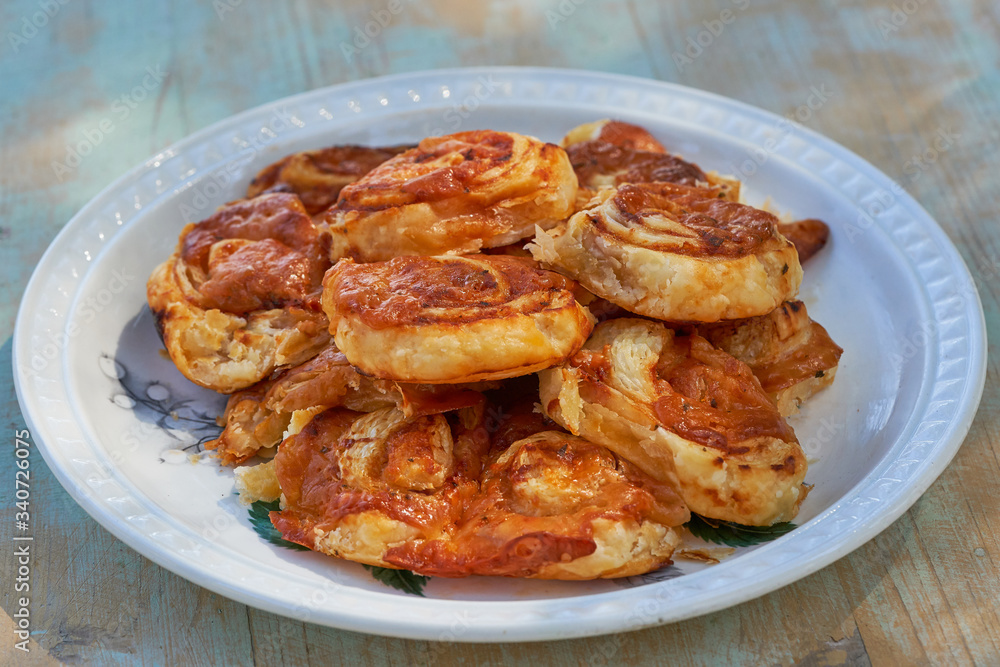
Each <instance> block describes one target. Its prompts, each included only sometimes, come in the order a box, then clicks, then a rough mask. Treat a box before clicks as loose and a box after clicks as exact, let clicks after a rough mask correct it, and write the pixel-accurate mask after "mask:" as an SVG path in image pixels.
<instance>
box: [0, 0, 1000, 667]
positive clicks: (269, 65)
mask: <svg viewBox="0 0 1000 667" xmlns="http://www.w3.org/2000/svg"><path fill="white" fill-rule="evenodd" d="M63 3H65V4H63ZM941 4H947V7H946V8H942V7H940V6H939V5H941ZM389 9H395V10H396V11H395V12H390V11H389ZM373 10H374V11H375V12H376V13H375V14H372V13H371V12H372V11H373ZM381 10H385V12H384V13H379V12H380V11H381ZM45 12H48V13H45ZM0 16H2V21H0V25H2V26H3V33H4V34H5V35H6V36H5V37H4V42H5V43H4V44H2V45H0V54H2V55H0V137H2V140H0V286H2V290H3V296H4V298H3V299H2V300H0V341H3V342H2V351H0V365H2V368H0V376H2V377H3V378H5V383H4V386H3V387H2V389H0V423H2V424H3V427H4V429H5V432H4V433H5V435H4V439H3V443H4V447H5V448H6V447H8V446H9V447H10V448H11V449H13V439H14V432H15V431H16V430H17V429H20V428H23V426H24V423H23V420H22V418H21V415H20V412H19V409H18V406H17V402H16V400H15V398H14V391H13V388H12V386H11V385H10V383H9V378H11V369H10V363H11V362H10V356H11V355H10V352H11V339H10V337H11V333H12V331H13V327H14V315H15V312H16V307H17V305H18V302H19V300H20V294H21V293H22V291H23V288H24V286H25V284H26V283H27V280H28V277H29V275H30V273H31V271H32V268H33V267H34V265H35V263H36V261H37V260H38V258H39V256H40V255H41V253H42V252H43V251H44V249H45V248H46V246H47V245H48V243H49V242H50V241H51V239H52V238H53V237H54V236H55V234H56V233H57V232H58V231H59V229H60V228H61V227H62V226H63V225H64V224H65V223H66V221H67V220H68V219H69V218H70V217H71V216H72V215H73V214H74V213H75V212H76V211H77V210H78V209H79V208H80V207H81V206H82V205H83V204H84V203H85V202H86V201H88V200H89V199H90V198H91V197H92V196H93V195H95V194H96V193H97V192H98V191H99V190H100V189H101V188H103V187H104V186H105V185H106V184H107V183H109V182H110V181H112V180H113V179H115V178H117V177H118V176H119V175H120V174H122V173H124V172H125V171H126V170H127V169H129V168H130V167H132V166H133V165H135V164H137V163H138V162H140V161H141V160H143V159H144V158H146V157H147V156H149V155H151V154H153V153H154V152H156V151H158V150H160V149H161V148H163V147H165V146H166V145H168V144H170V143H172V142H174V141H176V140H178V139H180V138H182V137H184V136H185V135H187V134H189V133H191V132H194V131H195V130H198V129H199V128H202V127H204V126H206V125H208V124H210V123H212V122H214V121H216V120H218V119H221V118H224V117H226V116H229V115H230V114H233V113H235V112H238V111H241V110H243V109H246V108H249V107H253V106H255V105H258V104H261V103H263V102H267V101H270V100H274V99H277V98H280V97H283V96H286V95H290V94H293V93H298V92H300V91H304V90H309V89H311V88H316V87H319V86H325V85H329V84H335V83H340V82H343V81H349V80H354V79H359V78H364V77H369V76H376V75H381V74H387V73H393V72H402V71H409V70H418V69H427V68H435V67H446V66H457V65H470V66H471V65H491V64H492V65H550V66H560V67H576V68H585V69H594V70H602V71H611V72H620V73H627V74H634V75H639V76H645V77H651V78H658V79H663V80H667V81H675V82H679V83H682V84H686V85H689V86H694V87H697V88H702V89H706V90H710V91H714V92H717V93H720V94H722V95H726V96H729V97H733V98H735V99H739V100H743V101H746V102H749V103H750V104H754V105H757V106H759V107H763V108H765V109H769V110H771V111H774V112H777V113H779V114H782V115H788V114H794V113H795V112H796V110H797V109H798V108H799V107H800V106H801V105H803V104H805V103H806V100H807V97H808V96H809V95H810V93H811V91H813V90H814V89H818V90H821V91H823V92H824V94H826V95H827V96H828V98H829V99H828V101H826V102H825V103H824V104H823V105H822V108H821V109H820V110H819V111H817V112H816V113H813V114H810V117H809V118H808V119H806V121H805V124H806V125H807V126H809V127H811V128H813V129H815V130H818V131H819V132H821V133H823V134H825V135H827V136H829V137H832V138H833V139H835V140H836V141H838V142H840V143H842V144H844V145H846V146H847V147H848V148H850V149H852V150H854V151H855V152H857V153H859V154H860V155H862V156H863V157H865V158H867V159H868V160H869V161H871V162H872V163H874V164H875V165H876V166H877V167H879V168H880V169H881V170H883V171H884V172H885V173H887V174H888V175H889V176H890V177H892V178H894V179H896V180H897V181H898V182H899V183H900V185H902V186H903V187H905V188H906V189H907V190H908V191H909V192H910V193H911V194H913V195H914V196H915V197H916V198H917V200H919V201H920V202H921V203H922V204H923V205H924V206H925V207H926V208H927V209H928V210H929V211H930V213H931V214H932V215H933V216H934V217H935V218H936V219H937V220H938V221H940V223H941V224H942V225H943V226H944V228H945V229H946V231H947V232H948V233H949V235H950V236H951V238H952V239H953V241H954V242H955V243H956V244H957V246H958V248H959V250H960V251H961V252H962V255H963V256H964V258H965V260H966V262H967V263H968V265H969V267H970V268H971V269H972V271H973V274H974V275H975V276H976V277H977V281H979V283H980V290H981V296H982V300H983V304H984V307H985V309H986V315H987V318H988V322H989V327H990V337H991V339H992V340H991V345H990V347H991V352H992V355H991V363H990V367H989V375H988V380H987V387H986V394H985V396H984V397H983V402H982V405H981V407H980V409H979V414H978V417H977V419H976V421H975V423H974V424H973V426H972V430H971V432H970V434H969V437H968V439H967V441H966V442H965V445H964V446H963V448H962V449H961V451H960V452H959V454H958V456H957V458H956V459H955V461H954V462H953V463H952V464H951V466H950V467H949V468H948V469H947V471H946V472H945V473H944V474H943V475H942V476H941V478H940V479H939V480H938V481H937V482H936V483H935V484H934V485H933V486H932V487H931V489H930V490H929V491H928V492H927V494H926V495H924V497H923V498H922V499H921V500H920V501H919V502H918V503H917V504H916V505H915V506H914V507H913V508H912V509H911V510H910V511H909V512H907V513H906V514H905V515H904V516H903V517H902V518H901V519H899V520H898V521H897V522H896V523H895V524H893V525H892V526H891V527H890V528H889V529H888V530H886V531H885V532H884V533H882V534H881V535H879V536H878V537H877V538H876V539H874V540H872V541H871V542H870V543H868V544H866V545H865V546H863V547H862V548H860V549H858V550H857V551H856V552H855V553H853V554H851V555H850V556H848V557H846V558H844V559H842V560H840V561H838V562H836V563H834V564H833V565H830V566H829V567H826V568H825V569H823V570H821V571H820V572H817V573H816V574H814V575H812V576H810V577H807V578H806V579H804V580H802V581H799V582H797V583H795V584H792V585H790V586H788V587H786V588H784V589H782V590H779V591H777V592H775V593H772V594H770V595H767V596H765V597H762V598H760V599H758V600H754V601H752V602H748V603H746V604H743V605H740V606H738V607H735V608H732V609H729V610H726V611H722V612H719V613H715V614H711V615H709V616H705V617H703V618H698V619H694V620H690V621H687V622H683V623H677V624H674V625H670V626H666V627H660V628H654V629H650V630H644V631H640V632H634V633H628V634H621V635H615V636H609V637H598V638H594V639H587V640H574V641H565V642H550V643H545V644H494V645H487V644H478V645H476V644H472V645H461V644H457V645H435V644H433V643H428V642H422V641H405V640H398V639H387V638H383V637H377V636H369V635H363V634H355V633H351V632H342V631H338V630H332V629H328V628H324V627H319V626H315V625H309V624H303V623H300V622H297V621H293V620H290V619H286V618H282V617H279V616H275V615H274V614H270V613H267V612H263V611H258V610H256V609H252V608H249V607H246V606H244V605H242V604H239V603H236V602H232V601H230V600H228V599H226V598H223V597H220V596H218V595H215V594H213V593H210V592H208V591H207V590H204V589H202V588H199V587H198V586H195V585H194V584H191V583H188V582H187V581H185V580H183V579H181V578H179V577H177V576H175V575H173V574H171V573H170V572H168V571H166V570H164V569H162V568H160V567H159V566H157V565H154V564H153V563H151V562H150V561H148V560H146V559H145V558H143V557H141V556H139V555H138V554H137V553H135V552H134V551H132V550H131V549H130V548H128V547H126V546H125V545H124V544H122V543H121V542H119V541H118V540H116V539H115V538H113V537H112V536H111V535H110V534H109V533H107V532H106V531H105V530H104V529H103V528H101V527H100V526H99V525H98V524H97V523H95V522H94V521H93V520H92V519H91V518H90V517H89V516H87V515H86V514H85V513H84V512H83V510H81V509H80V508H79V507H78V506H77V505H76V504H75V503H74V502H73V501H72V500H71V499H70V497H69V496H68V495H67V494H66V493H65V492H64V491H63V489H62V487H61V486H60V485H59V484H58V482H56V481H55V479H54V478H53V477H52V475H51V473H50V472H49V471H48V470H47V469H46V467H45V464H44V462H43V461H42V460H41V457H40V456H37V455H35V457H34V459H33V463H32V466H33V467H32V470H33V471H34V477H33V489H34V494H33V497H34V499H35V502H34V505H33V512H34V515H33V521H34V525H35V527H36V531H35V536H36V537H35V539H36V546H37V551H36V553H37V554H39V555H38V556H37V559H36V561H35V565H34V572H33V576H34V581H35V586H36V588H35V594H34V597H33V599H34V602H33V606H32V609H31V613H32V627H33V629H34V634H33V635H32V637H31V643H30V648H31V652H30V654H28V655H27V656H26V655H24V654H23V653H21V652H20V651H17V652H15V651H13V649H12V646H13V643H14V641H15V639H14V635H13V629H14V619H13V618H12V614H13V610H14V609H15V605H16V601H15V593H14V591H13V590H12V589H13V587H12V585H9V582H10V581H11V580H12V577H13V573H14V572H15V571H16V565H15V559H14V556H13V555H12V550H11V549H10V548H8V547H4V548H3V549H2V550H0V581H3V582H4V585H3V589H2V593H0V595H2V597H0V600H2V607H3V610H4V613H0V663H2V664H29V663H34V664H49V663H55V662H57V661H65V662H76V661H80V662H86V663H91V662H93V663H100V664H135V663H141V664H157V665H159V664H171V665H172V664H251V663H255V664H256V663H260V664H316V665H326V664H336V663H345V664H395V665H410V664H429V663H435V664H436V663H459V664H470V665H479V664H491V665H493V664H495V665H499V664H510V663H528V662H531V663H536V664H559V665H576V664H642V663H649V664H664V663H670V664H684V665H702V664H801V665H834V664H844V663H847V664H869V663H871V664H876V665H883V664H893V665H894V664H972V663H976V664H983V665H988V664H998V663H1000V616H998V608H1000V576H998V574H1000V573H998V568H997V561H998V559H1000V541H998V538H997V535H1000V512H998V500H997V498H998V497H1000V481H998V480H1000V433H998V420H997V413H998V410H1000V388H998V384H997V359H998V358H1000V355H998V354H997V352H998V350H997V348H996V345H997V336H998V335H1000V319H998V318H1000V315H998V296H1000V288H998V285H997V280H996V276H997V275H998V273H1000V259H998V255H1000V227H998V222H997V216H996V210H997V201H998V200H1000V183H998V178H997V174H1000V151H998V150H997V143H998V141H1000V125H998V121H997V118H1000V47H998V46H997V45H998V43H1000V27H998V26H1000V7H998V5H997V4H996V3H995V2H991V1H990V0H967V1H965V2H955V3H936V2H927V1H926V0H896V3H895V4H893V3H889V2H874V1H871V2H869V1H860V0H821V1H818V2H811V3H797V2H790V1H780V0H710V1H702V2H690V3H682V2H642V1H641V0H634V1H627V2H619V1H610V0H562V1H561V2H558V1H557V0H542V1H541V2H538V3H532V2H530V0H506V1H504V0H492V1H489V2H487V1H480V2H459V1H458V0H433V1H431V2H426V3H417V2H411V1H408V0H398V1H397V0H393V2H388V1H386V2H380V1H378V0H376V2H374V3H373V4H372V5H371V6H370V7H368V8H366V7H362V6H360V5H355V3H349V2H347V1H346V0H331V1H328V2H326V3H322V2H318V1H314V2H310V1H308V0H300V1H297V2H283V3H267V2H261V1H259V0H258V1H257V2H251V1H250V0H246V1H243V0H215V2H214V3H209V2H203V3H201V4H200V6H195V5H194V4H193V3H192V4H186V3H177V2H174V3H167V2H151V1H144V2H139V1H136V2H130V3H108V2H104V3H99V2H95V1H93V0H73V1H72V2H66V1H65V0H59V1H58V2H57V1H56V0H48V1H47V2H41V1H39V0H17V1H12V2H7V3H4V5H3V7H2V8H0ZM379 17H381V18H382V19H383V23H385V24H386V25H384V27H383V26H379V29H378V30H377V31H375V30H371V32H375V33H377V34H375V36H374V37H371V38H370V43H369V44H364V40H361V39H358V41H357V42H353V43H352V40H354V39H355V38H356V37H357V34H358V33H357V32H356V31H355V28H357V29H358V30H362V31H363V30H364V27H365V25H366V24H367V23H368V22H370V21H373V20H376V19H378V18H379ZM386 17H388V18H386ZM33 24H34V25H33ZM359 44H362V45H363V46H358V45H359ZM693 45H697V46H693ZM348 47H350V48H348ZM352 49H354V50H352ZM348 55H349V57H348ZM147 68H149V69H147ZM150 72H152V73H153V74H150ZM154 74H155V76H154ZM147 75H148V78H147V79H146V82H147V83H149V82H151V81H154V80H155V79H156V78H157V77H159V78H160V80H159V81H156V82H154V83H152V85H151V87H150V88H149V90H148V94H146V95H143V96H142V97H143V98H144V99H143V100H141V101H136V100H135V98H134V97H129V98H127V99H125V100H123V98H122V96H123V95H126V96H129V95H132V91H133V90H134V89H135V87H136V86H142V85H143V79H144V77H147ZM133 107H134V108H133ZM105 118H111V119H113V125H114V126H113V131H111V132H108V133H105V134H104V135H103V136H102V137H101V141H100V143H99V144H98V145H97V146H96V147H95V148H94V151H93V155H92V156H90V157H88V158H87V159H86V160H85V161H83V162H82V164H81V165H80V167H79V168H74V169H71V170H69V171H68V172H65V171H62V170H59V169H54V168H53V162H54V161H58V162H62V163H65V162H66V159H67V146H68V145H69V144H70V143H71V142H77V141H79V139H80V138H81V137H82V136H83V133H84V132H86V131H88V130H89V131H91V132H92V131H93V128H95V127H100V122H101V121H102V120H103V119H105ZM940 133H948V134H949V135H953V136H954V137H955V138H954V141H952V142H950V144H949V145H948V146H947V148H946V149H944V150H938V151H930V150H929V149H931V148H932V147H933V146H934V145H935V140H936V139H937V138H938V137H939V136H940ZM939 143H940V142H939ZM925 154H926V155H927V157H926V158H925V159H924V161H923V162H922V163H919V167H918V166H917V165H918V163H916V162H915V161H914V160H915V159H917V158H916V156H921V155H925ZM930 156H933V159H931V157H930ZM7 461H13V457H12V456H11V455H8V458H7ZM5 465H6V466H10V464H5ZM6 474H9V477H8V478H5V481H4V483H2V484H0V506H2V507H3V508H4V509H3V516H4V517H5V518H4V520H3V522H2V524H0V540H2V541H3V543H5V544H10V539H9V538H10V531H11V524H12V521H11V520H9V519H8V518H7V517H8V516H9V515H12V512H13V509H12V508H13V506H14V499H13V493H14V488H13V487H14V485H13V482H12V480H13V473H12V468H11V472H9V473H6Z"/></svg>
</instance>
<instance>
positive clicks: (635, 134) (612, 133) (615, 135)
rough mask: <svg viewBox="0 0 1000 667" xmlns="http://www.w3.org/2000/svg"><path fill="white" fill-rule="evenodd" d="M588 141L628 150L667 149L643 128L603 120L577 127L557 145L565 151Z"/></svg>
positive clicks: (662, 151)
mask: <svg viewBox="0 0 1000 667" xmlns="http://www.w3.org/2000/svg"><path fill="white" fill-rule="evenodd" d="M590 141H601V142H604V143H608V144H612V145H614V146H619V147H621V148H627V149H629V150H637V151H648V152H651V153H666V152H667V149H666V148H664V147H663V144H661V143H660V142H659V141H657V140H656V137H654V136H653V135H652V134H650V133H649V131H648V130H646V128H644V127H640V126H638V125H633V124H632V123H626V122H624V121H620V120H612V119H610V118H604V119H602V120H596V121H594V122H593V123H584V124H583V125H577V126H576V127H574V128H573V129H572V130H570V131H569V132H567V133H566V136H565V137H563V139H562V141H560V142H559V145H560V146H562V147H563V148H565V149H569V148H570V147H572V146H575V145H579V144H584V143H587V142H590Z"/></svg>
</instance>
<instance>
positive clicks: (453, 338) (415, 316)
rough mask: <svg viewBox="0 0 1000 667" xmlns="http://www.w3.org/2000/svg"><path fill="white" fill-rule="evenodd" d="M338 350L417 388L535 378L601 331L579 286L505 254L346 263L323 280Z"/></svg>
mask: <svg viewBox="0 0 1000 667" xmlns="http://www.w3.org/2000/svg"><path fill="white" fill-rule="evenodd" d="M323 285H324V290H323V308H324V309H325V311H326V313H327V315H328V316H329V318H330V332H331V333H332V334H333V335H334V338H335V340H336V343H337V347H339V348H340V350H341V351H343V353H344V354H345V355H346V356H347V359H348V360H349V361H350V362H351V363H352V364H353V365H355V366H357V367H358V369H360V370H361V371H362V372H363V373H365V374H367V375H370V376H372V377H376V378H382V379H388V380H397V381H400V382H411V383H427V384H440V383H456V382H477V381H480V380H498V379H502V378H508V377H516V376H519V375H527V374H529V373H533V372H535V371H537V370H539V369H542V368H546V367H548V366H552V365H554V364H558V363H560V362H562V361H563V360H564V359H566V358H567V357H568V356H569V355H571V354H573V352H575V351H576V350H577V349H579V347H580V346H581V345H582V344H583V341H584V340H586V338H587V336H588V335H589V334H590V331H591V329H592V327H593V324H592V319H591V316H590V313H589V312H588V311H587V309H586V308H584V307H583V306H581V305H580V304H579V303H577V301H576V299H575V298H574V296H573V288H574V287H575V284H574V283H573V281H571V280H569V279H567V278H564V277H563V276H561V275H559V274H557V273H554V272H552V271H544V270H542V269H540V268H538V266H537V264H535V262H534V261H533V260H530V259H522V258H518V257H509V256H504V255H469V256H443V257H397V258H395V259H393V260H390V261H388V262H376V263H371V264H355V263H354V262H353V261H351V260H350V259H342V260H341V261H340V262H338V263H337V265H336V266H335V267H334V268H333V269H331V270H330V271H329V272H328V273H327V275H326V278H325V279H324V281H323Z"/></svg>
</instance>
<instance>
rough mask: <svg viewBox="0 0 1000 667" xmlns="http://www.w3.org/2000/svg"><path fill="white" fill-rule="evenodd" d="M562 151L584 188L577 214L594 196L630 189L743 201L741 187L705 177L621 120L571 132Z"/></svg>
mask: <svg viewBox="0 0 1000 667" xmlns="http://www.w3.org/2000/svg"><path fill="white" fill-rule="evenodd" d="M561 145H562V147H563V148H565V149H566V153H567V155H569V158H570V163H571V164H572V165H573V171H574V172H576V176H577V180H578V181H579V183H580V192H579V193H578V195H577V206H576V209H575V210H577V211H579V210H581V209H582V208H585V207H584V206H583V204H584V203H585V202H586V201H587V199H589V198H590V197H591V196H593V193H594V191H595V190H599V189H601V188H611V187H616V186H619V185H624V184H625V183H655V182H664V183H678V184H682V185H690V186H706V185H707V186H710V187H713V188H718V189H719V191H720V193H721V194H720V196H721V197H722V198H724V199H727V200H729V201H734V202H738V201H739V200H740V182H739V181H738V180H736V179H735V178H732V177H728V176H721V175H719V174H717V173H716V172H714V171H712V172H708V173H705V172H703V171H702V170H701V168H700V167H699V166H698V165H696V164H694V163H692V162H687V161H686V160H684V159H682V158H680V157H678V156H676V155H671V154H670V153H668V152H667V150H666V149H665V148H664V147H663V145H662V144H661V143H660V142H659V141H657V140H656V139H655V138H654V137H653V135H651V134H650V133H649V132H648V131H647V130H646V129H645V128H642V127H640V126H638V125H632V124H630V123H624V122H622V121H617V120H600V121H597V122H595V123H587V124H584V125H580V126H578V127H575V128H573V129H572V130H570V131H569V132H568V133H567V134H566V136H565V137H564V138H563V140H562V143H561Z"/></svg>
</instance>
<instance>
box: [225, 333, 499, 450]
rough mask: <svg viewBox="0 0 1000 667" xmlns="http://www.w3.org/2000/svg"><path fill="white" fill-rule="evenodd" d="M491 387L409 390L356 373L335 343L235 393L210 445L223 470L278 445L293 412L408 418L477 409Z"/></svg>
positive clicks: (413, 387) (414, 387) (409, 387)
mask: <svg viewBox="0 0 1000 667" xmlns="http://www.w3.org/2000/svg"><path fill="white" fill-rule="evenodd" d="M495 387H496V385H495V384H491V383H476V384H457V385H412V384H401V383H398V382H391V381H388V380H377V379H374V378H370V377H367V376H364V375H361V374H360V373H358V371H357V369H355V368H354V367H353V366H351V364H350V363H348V361H347V357H345V356H344V354H343V353H342V352H340V351H339V350H338V349H337V347H336V346H335V345H333V344H330V345H328V346H327V347H326V348H324V349H323V350H322V351H321V352H320V353H319V354H318V355H316V357H314V358H313V359H310V360H309V361H307V362H306V363H304V364H301V365H299V366H296V367H294V368H290V369H287V370H285V371H283V372H281V373H280V374H279V375H278V376H277V377H275V378H273V379H269V380H264V381H262V382H259V383H258V384H256V385H254V386H253V387H251V388H250V389H247V390H244V391H241V392H237V393H236V394H233V395H232V396H231V397H230V399H229V402H228V404H227V405H226V411H225V414H224V415H223V420H224V422H225V428H224V430H223V431H222V433H221V434H220V436H219V438H218V439H216V440H213V441H211V442H209V443H208V444H207V445H206V447H207V448H208V449H216V450H217V454H218V458H219V459H220V461H221V462H222V463H223V465H236V464H239V463H242V462H244V461H246V460H247V459H249V458H251V457H252V456H254V455H256V454H257V453H258V452H260V450H263V449H267V448H269V447H274V446H276V445H277V444H278V443H279V442H281V440H282V438H283V437H284V435H285V430H286V429H288V428H289V425H290V422H291V421H292V416H293V414H294V413H296V412H302V413H303V416H306V414H307V413H315V412H316V411H317V409H324V408H330V407H339V406H343V407H345V408H347V409H349V410H353V411H357V412H373V411H375V410H380V409H383V408H388V407H396V408H398V409H399V410H400V411H402V412H403V414H404V415H405V416H406V417H408V418H410V417H419V416H424V415H432V414H441V413H444V412H449V411H452V410H459V409H462V408H467V407H472V406H475V405H479V404H480V403H482V401H483V396H482V394H481V393H480V392H481V391H485V390H488V389H493V388H495Z"/></svg>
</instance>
